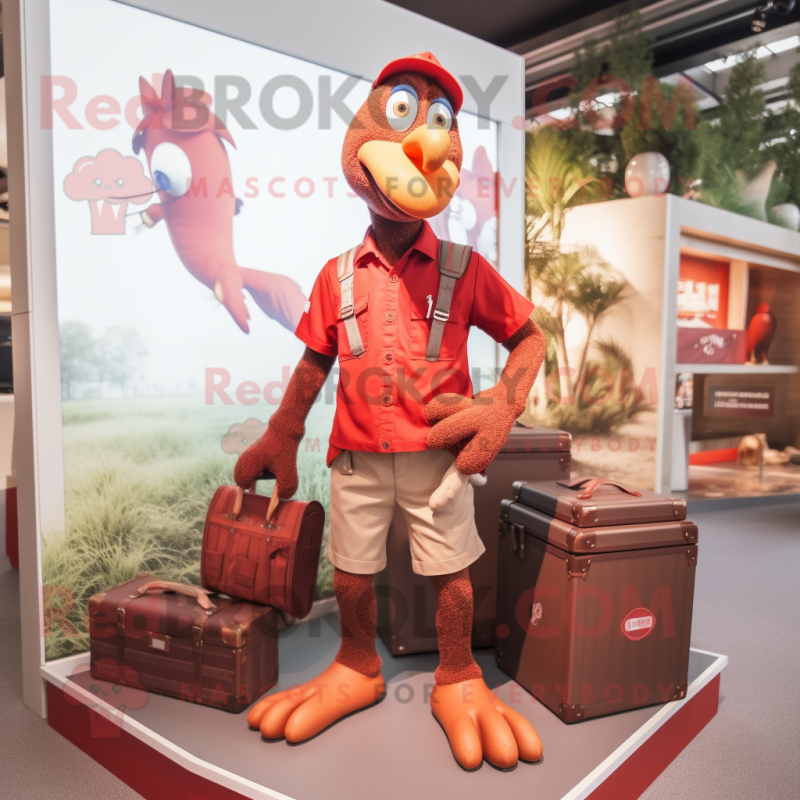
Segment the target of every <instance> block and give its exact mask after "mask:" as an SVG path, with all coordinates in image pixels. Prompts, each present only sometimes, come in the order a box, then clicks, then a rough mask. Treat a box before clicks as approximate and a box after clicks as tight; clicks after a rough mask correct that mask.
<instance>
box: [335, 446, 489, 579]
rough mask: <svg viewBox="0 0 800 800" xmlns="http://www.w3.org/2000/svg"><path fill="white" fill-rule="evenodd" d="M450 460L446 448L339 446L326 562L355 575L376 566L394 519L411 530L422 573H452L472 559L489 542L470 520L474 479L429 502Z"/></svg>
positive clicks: (378, 567)
mask: <svg viewBox="0 0 800 800" xmlns="http://www.w3.org/2000/svg"><path fill="white" fill-rule="evenodd" d="M453 461H454V458H453V455H452V454H451V453H450V452H448V451H447V450H423V451H421V452H418V453H363V452H355V451H349V450H345V451H344V452H343V453H340V454H339V455H338V456H337V457H336V459H335V460H334V462H333V464H332V465H331V533H330V543H329V545H328V558H329V559H330V561H331V563H332V564H333V565H334V566H335V567H339V569H343V570H344V571H345V572H353V573H356V574H357V575H373V574H374V573H376V572H380V571H381V570H382V569H383V568H384V567H385V566H386V539H387V536H388V534H389V528H390V527H391V526H395V528H396V529H397V531H398V532H400V531H408V541H409V545H410V546H411V564H412V567H413V569H414V572H416V573H417V574H419V575H449V574H450V573H452V572H458V571H459V570H462V569H464V567H468V566H469V565H470V564H472V563H473V562H474V561H475V560H476V559H477V558H478V556H480V555H481V553H483V552H484V550H485V549H486V548H485V547H484V546H483V542H482V541H481V539H480V537H479V536H478V529H477V527H476V526H475V507H474V501H473V491H472V486H471V485H470V484H467V485H466V486H465V487H464V488H463V489H462V490H461V492H460V493H459V494H458V495H456V497H454V498H453V499H452V500H451V501H450V502H449V503H448V504H447V505H446V506H445V507H444V508H441V509H439V510H438V511H432V510H431V509H430V508H429V506H428V500H429V499H430V496H431V494H432V493H433V492H434V490H435V489H436V488H437V487H438V486H439V484H440V483H441V481H442V478H443V477H444V474H445V472H446V471H447V470H448V468H449V467H450V466H451V465H452V463H453Z"/></svg>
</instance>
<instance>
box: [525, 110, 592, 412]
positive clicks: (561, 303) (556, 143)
mask: <svg viewBox="0 0 800 800" xmlns="http://www.w3.org/2000/svg"><path fill="white" fill-rule="evenodd" d="M525 182H526V190H527V191H526V199H525V211H526V244H527V247H526V252H525V291H526V292H527V294H528V296H529V297H530V296H531V295H532V291H533V286H534V283H535V284H536V286H537V288H538V289H539V290H540V291H541V292H542V294H544V296H545V298H547V299H548V300H549V303H548V305H549V306H550V308H549V311H550V314H551V316H552V321H553V322H552V331H551V332H552V334H553V336H554V337H555V339H556V343H557V346H558V362H559V388H560V391H561V402H562V403H564V402H566V401H567V398H570V397H571V396H572V393H571V389H572V382H571V380H570V366H569V356H568V354H567V346H566V339H565V331H566V328H567V325H568V324H569V320H570V316H571V313H572V309H573V308H574V307H575V304H576V300H577V295H576V293H577V291H578V280H579V276H580V274H581V272H582V271H583V270H584V269H585V267H586V265H585V264H584V263H583V262H582V261H581V257H580V254H579V253H576V252H563V251H562V249H561V235H562V232H563V229H564V215H565V213H566V211H567V209H569V208H570V207H571V206H573V205H577V204H578V203H580V202H585V201H586V200H587V199H593V197H594V192H593V189H594V186H593V184H595V183H596V182H597V179H596V178H595V177H594V176H592V175H590V174H589V173H588V170H586V169H584V168H583V167H582V166H581V164H580V163H579V161H578V160H577V159H576V158H574V157H573V156H572V154H570V152H569V150H568V148H567V147H566V146H565V143H564V140H563V137H562V136H561V134H560V133H559V131H557V130H555V129H554V128H549V127H546V126H539V127H536V128H531V129H530V130H528V132H527V133H526V149H525ZM545 232H548V233H549V235H548V236H546V237H545V236H543V234H545Z"/></svg>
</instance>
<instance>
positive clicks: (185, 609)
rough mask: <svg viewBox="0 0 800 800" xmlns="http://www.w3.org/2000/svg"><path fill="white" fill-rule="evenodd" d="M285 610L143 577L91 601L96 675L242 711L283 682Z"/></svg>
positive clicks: (230, 709) (91, 624)
mask: <svg viewBox="0 0 800 800" xmlns="http://www.w3.org/2000/svg"><path fill="white" fill-rule="evenodd" d="M277 622H278V612H276V611H275V610H274V609H272V608H268V607H266V606H257V605H253V604H251V603H243V602H241V601H239V600H234V599H232V598H229V597H225V598H223V597H218V596H216V595H213V594H211V595H209V594H208V593H207V592H206V591H205V590H203V589H200V588H199V587H197V586H186V585H184V584H178V583H168V582H165V581H156V580H154V579H153V578H152V577H151V576H150V575H142V576H140V577H138V578H134V579H133V580H131V581H127V582H126V583H122V584H120V585H119V586H115V587H114V588H113V589H109V590H108V591H107V592H101V593H99V594H96V595H94V596H93V597H91V598H90V599H89V624H90V631H91V669H92V676H93V677H94V678H99V679H101V680H107V681H113V682H114V683H117V684H122V685H127V686H135V687H137V688H143V689H146V690H147V691H150V692H156V693H158V694H166V695H169V696H171V697H179V698H181V699H183V700H187V701H190V702H194V703H202V704H203V705H209V706H214V707H216V708H222V709H225V710H226V711H233V712H239V711H242V710H244V709H245V708H247V706H249V705H250V703H252V702H253V700H255V699H256V698H257V697H260V696H261V695H262V694H264V692H266V691H268V690H269V689H271V688H272V687H273V686H274V685H275V683H276V682H277V680H278V637H277Z"/></svg>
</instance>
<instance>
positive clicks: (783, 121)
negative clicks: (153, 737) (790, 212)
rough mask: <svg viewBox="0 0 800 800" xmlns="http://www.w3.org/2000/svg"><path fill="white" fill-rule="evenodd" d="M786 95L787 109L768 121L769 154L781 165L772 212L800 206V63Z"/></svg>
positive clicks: (771, 159) (785, 107) (784, 108)
mask: <svg viewBox="0 0 800 800" xmlns="http://www.w3.org/2000/svg"><path fill="white" fill-rule="evenodd" d="M786 93H787V102H786V105H785V106H784V107H783V108H782V109H781V110H780V111H778V112H776V113H770V114H768V115H767V117H766V119H765V121H764V140H765V142H766V146H765V154H766V157H767V158H768V159H769V160H770V161H774V162H775V163H776V164H777V165H778V170H777V173H776V175H775V180H774V181H773V184H772V188H773V192H774V193H773V195H772V196H770V199H769V202H768V204H767V208H770V209H771V208H772V206H774V205H778V204H780V203H795V204H796V205H800V61H798V62H797V63H796V64H794V65H793V66H792V68H791V69H790V70H789V80H788V83H787V85H786ZM773 201H774V202H773ZM772 216H773V218H774V215H772ZM770 221H771V222H772V221H773V219H770Z"/></svg>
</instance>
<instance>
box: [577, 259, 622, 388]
mask: <svg viewBox="0 0 800 800" xmlns="http://www.w3.org/2000/svg"><path fill="white" fill-rule="evenodd" d="M584 263H587V262H586V261H584ZM596 264H597V265H596V266H595V267H594V268H592V267H589V266H587V267H586V268H585V269H584V270H583V271H582V272H581V273H580V275H579V276H578V280H577V291H576V297H575V301H574V305H575V310H576V311H577V312H578V313H579V314H580V315H581V316H582V317H583V318H584V320H585V321H586V341H585V342H584V344H583V352H582V353H581V360H580V362H579V365H578V372H577V373H576V375H575V382H574V383H573V390H572V391H573V394H574V395H576V396H577V394H578V393H579V391H580V389H581V386H582V384H583V383H584V371H585V369H586V358H587V355H588V353H589V346H590V345H591V343H592V335H593V334H594V330H595V328H596V327H597V324H598V323H599V322H600V320H601V319H602V318H603V317H604V316H605V315H606V314H607V313H608V312H609V311H610V310H611V309H612V308H613V307H614V306H615V305H617V303H619V302H621V301H622V300H624V299H625V297H624V294H625V289H626V287H627V286H628V282H627V281H626V280H625V279H624V278H621V277H614V276H613V273H610V272H609V268H608V265H607V264H605V263H604V262H602V263H600V262H599V261H596Z"/></svg>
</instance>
